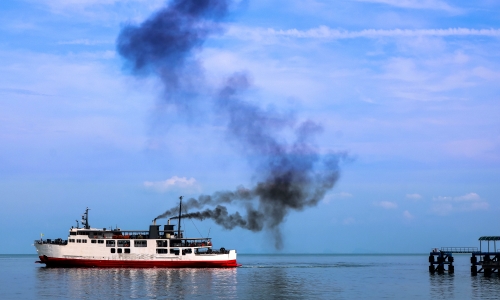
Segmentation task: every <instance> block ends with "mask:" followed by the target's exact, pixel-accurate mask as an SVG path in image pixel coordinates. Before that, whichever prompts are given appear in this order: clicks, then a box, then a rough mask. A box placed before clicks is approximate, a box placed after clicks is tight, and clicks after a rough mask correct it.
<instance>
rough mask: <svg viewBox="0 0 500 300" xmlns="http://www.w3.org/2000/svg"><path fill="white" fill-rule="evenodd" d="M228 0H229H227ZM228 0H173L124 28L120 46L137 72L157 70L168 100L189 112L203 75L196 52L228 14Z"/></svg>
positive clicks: (132, 69)
mask: <svg viewBox="0 0 500 300" xmlns="http://www.w3.org/2000/svg"><path fill="white" fill-rule="evenodd" d="M228 1H229V0H228ZM228 1H226V0H174V1H171V3H170V5H168V6H167V7H165V8H163V9H160V10H159V11H157V12H156V13H154V14H153V15H152V16H151V17H149V18H148V19H147V20H146V21H144V22H143V23H142V24H140V25H138V26H137V25H127V26H125V27H123V28H122V30H121V32H120V34H119V36H118V39H117V50H118V53H120V55H121V56H122V57H123V58H125V60H126V66H127V67H128V68H129V69H130V70H131V71H132V73H133V74H135V75H146V74H149V73H154V74H155V75H157V76H158V77H159V78H160V79H161V80H162V83H163V84H164V87H165V95H164V97H162V99H163V100H164V102H165V104H168V105H172V106H173V107H175V108H176V109H178V110H180V111H184V112H189V111H190V109H192V106H193V105H192V103H191V102H193V100H194V99H196V96H197V90H198V88H199V85H200V82H202V78H200V76H201V75H200V74H201V73H202V72H201V68H200V66H199V64H198V62H197V60H196V58H195V56H194V54H195V53H196V51H197V50H200V49H201V47H202V46H203V43H204V42H205V40H206V39H207V37H208V36H210V35H211V34H214V33H217V32H219V31H220V27H219V25H218V22H219V21H220V20H221V19H223V18H224V16H225V15H226V14H227V9H228Z"/></svg>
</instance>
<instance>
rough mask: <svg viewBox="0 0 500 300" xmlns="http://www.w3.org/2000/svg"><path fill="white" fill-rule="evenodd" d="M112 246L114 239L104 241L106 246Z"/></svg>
mask: <svg viewBox="0 0 500 300" xmlns="http://www.w3.org/2000/svg"><path fill="white" fill-rule="evenodd" d="M114 246H115V241H114V240H110V241H106V247H114ZM113 253H114V252H113Z"/></svg>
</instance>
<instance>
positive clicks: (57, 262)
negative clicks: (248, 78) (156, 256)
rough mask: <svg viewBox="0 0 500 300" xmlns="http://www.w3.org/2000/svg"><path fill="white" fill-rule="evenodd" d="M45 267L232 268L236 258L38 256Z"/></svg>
mask: <svg viewBox="0 0 500 300" xmlns="http://www.w3.org/2000/svg"><path fill="white" fill-rule="evenodd" d="M40 260H41V263H44V264H46V265H47V267H65V268H72V267H86V268H234V267H238V266H241V265H239V264H238V263H236V260H223V261H165V260H97V259H68V258H55V257H44V256H40Z"/></svg>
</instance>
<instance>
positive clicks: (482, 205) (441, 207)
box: [431, 193, 490, 215]
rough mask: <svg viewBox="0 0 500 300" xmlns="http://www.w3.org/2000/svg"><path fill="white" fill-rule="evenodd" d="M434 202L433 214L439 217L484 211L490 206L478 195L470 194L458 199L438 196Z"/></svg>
mask: <svg viewBox="0 0 500 300" xmlns="http://www.w3.org/2000/svg"><path fill="white" fill-rule="evenodd" d="M432 200H433V201H434V204H433V205H432V207H431V212H432V213H434V214H437V215H447V214H450V213H452V212H455V211H474V210H484V209H488V208H489V206H490V205H489V203H488V202H486V201H484V200H483V199H481V197H480V196H479V195H478V194H477V193H468V194H465V195H462V196H457V197H450V196H438V197H434V198H433V199H432Z"/></svg>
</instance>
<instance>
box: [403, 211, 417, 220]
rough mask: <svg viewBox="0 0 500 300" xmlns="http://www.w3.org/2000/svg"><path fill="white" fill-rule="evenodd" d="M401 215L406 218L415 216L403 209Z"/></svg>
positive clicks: (410, 218) (409, 218)
mask: <svg viewBox="0 0 500 300" xmlns="http://www.w3.org/2000/svg"><path fill="white" fill-rule="evenodd" d="M403 217H404V218H405V219H407V220H412V219H414V218H415V216H413V215H412V214H411V213H410V212H409V211H407V210H405V211H404V212H403Z"/></svg>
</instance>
